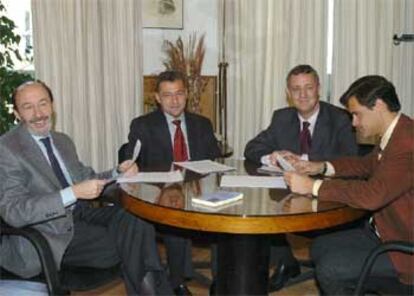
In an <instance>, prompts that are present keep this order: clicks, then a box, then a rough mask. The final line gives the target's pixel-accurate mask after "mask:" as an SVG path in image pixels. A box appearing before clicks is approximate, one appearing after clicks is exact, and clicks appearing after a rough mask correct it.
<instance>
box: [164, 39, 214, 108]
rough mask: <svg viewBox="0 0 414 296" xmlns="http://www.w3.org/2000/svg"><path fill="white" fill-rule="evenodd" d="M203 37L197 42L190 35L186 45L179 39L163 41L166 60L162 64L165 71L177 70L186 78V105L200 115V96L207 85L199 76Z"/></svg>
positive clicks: (201, 64)
mask: <svg viewBox="0 0 414 296" xmlns="http://www.w3.org/2000/svg"><path fill="white" fill-rule="evenodd" d="M204 36H205V35H202V36H201V37H200V39H198V40H197V35H196V33H193V34H192V35H190V37H189V39H188V43H187V44H186V46H184V43H183V41H182V39H181V37H179V38H178V39H177V41H176V42H175V43H173V42H171V41H168V40H165V41H164V48H163V51H164V53H165V54H166V56H167V58H166V59H165V61H164V62H163V64H164V66H165V67H166V69H167V70H177V71H180V72H182V73H184V74H185V75H186V76H187V83H188V97H187V100H188V105H187V107H188V108H189V110H190V111H192V112H195V113H201V111H202V110H201V105H200V96H201V94H202V92H203V90H204V88H205V86H206V84H207V80H206V79H204V78H203V77H202V76H201V68H202V66H203V60H204V54H205V46H204Z"/></svg>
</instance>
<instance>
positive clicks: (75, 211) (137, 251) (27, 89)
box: [0, 81, 172, 295]
mask: <svg viewBox="0 0 414 296" xmlns="http://www.w3.org/2000/svg"><path fill="white" fill-rule="evenodd" d="M12 99H13V107H14V114H15V116H16V118H17V119H18V120H19V121H20V124H19V125H18V126H17V127H15V128H14V129H12V130H10V131H9V132H7V133H6V134H4V135H3V136H2V137H1V138H0V180H1V182H2V190H1V192H0V215H1V217H2V219H4V221H5V222H6V223H8V224H10V225H12V226H14V227H24V226H29V225H30V226H31V227H33V228H35V229H37V230H38V231H40V232H41V233H42V234H43V236H44V237H45V238H46V240H47V241H48V243H49V245H50V247H51V249H52V253H53V257H54V260H55V263H56V266H57V268H58V269H60V267H61V266H62V265H65V266H89V267H95V268H107V267H110V266H114V265H116V264H119V263H120V264H121V266H122V273H123V279H124V282H125V286H126V290H127V292H128V294H129V295H135V294H140V293H153V294H164V295H169V294H171V292H172V291H171V288H170V287H169V284H168V282H167V279H166V276H165V274H164V272H163V269H162V266H161V265H160V261H159V257H158V253H157V246H156V243H155V234H154V230H153V228H152V226H151V225H149V224H147V223H146V222H144V221H142V220H140V219H138V218H136V217H135V216H133V215H131V214H129V213H127V212H125V211H124V210H123V209H122V208H120V207H117V206H106V207H101V208H93V207H91V205H90V201H91V200H93V199H95V198H97V197H98V196H99V195H100V193H101V192H102V189H103V188H104V186H105V184H106V183H107V182H108V179H110V178H111V177H115V176H117V175H118V174H120V173H122V174H124V175H131V174H135V173H136V172H137V171H138V169H137V166H136V164H135V163H134V162H133V161H132V160H127V161H124V162H123V163H121V164H120V165H119V166H118V167H117V169H116V170H115V169H114V170H110V171H107V172H103V173H100V174H96V173H95V172H94V171H93V170H92V168H90V167H86V166H84V165H83V164H82V163H81V162H80V160H79V158H78V155H77V153H76V149H75V146H74V144H73V142H72V140H71V139H70V138H69V137H68V136H67V135H65V134H63V133H59V132H54V131H52V130H51V127H52V114H53V95H52V92H51V90H50V89H49V87H48V86H46V84H44V83H43V82H41V81H30V82H26V83H24V84H22V85H21V86H19V87H18V88H17V89H16V90H15V92H14V94H13V98H12ZM0 265H1V266H2V267H3V268H5V269H7V270H9V271H11V272H13V273H15V274H18V275H20V276H22V277H32V276H34V275H36V274H38V273H40V272H41V265H40V261H39V258H38V256H37V253H36V251H35V249H34V247H33V246H32V245H31V244H30V243H29V242H28V241H26V240H25V239H23V238H21V237H16V236H9V237H2V243H1V249H0ZM143 279H145V281H143ZM143 282H145V283H146V284H145V285H142V283H143ZM148 284H149V285H148Z"/></svg>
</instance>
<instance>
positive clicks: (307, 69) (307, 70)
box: [286, 65, 319, 84]
mask: <svg viewBox="0 0 414 296" xmlns="http://www.w3.org/2000/svg"><path fill="white" fill-rule="evenodd" d="M299 74H312V75H313V77H315V79H316V82H317V83H319V75H318V72H316V70H315V69H314V68H312V66H310V65H297V66H295V67H294V68H293V69H292V70H290V71H289V73H288V75H287V76H286V84H288V83H289V79H290V77H292V76H293V75H299Z"/></svg>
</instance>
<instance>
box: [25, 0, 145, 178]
mask: <svg viewBox="0 0 414 296" xmlns="http://www.w3.org/2000/svg"><path fill="white" fill-rule="evenodd" d="M32 13H33V38H34V64H35V69H36V76H37V78H38V79H41V80H43V81H45V82H46V83H47V84H48V85H49V86H50V87H51V89H52V92H53V93H54V97H55V102H54V107H55V111H56V130H59V131H63V132H65V133H67V134H69V135H70V136H71V137H72V139H73V140H74V142H75V145H76V147H77V149H78V153H79V155H80V158H81V160H82V161H83V162H85V163H86V164H88V165H92V166H93V167H94V168H95V169H97V170H103V169H108V168H111V167H113V166H114V165H115V164H116V162H117V149H118V147H120V145H121V144H122V143H123V142H125V141H126V139H127V134H128V128H129V123H130V121H131V120H132V118H134V117H135V116H137V115H138V114H140V113H141V108H142V105H143V104H142V95H141V93H142V72H143V71H142V33H141V31H142V30H141V1H140V0H123V1H113V0H32Z"/></svg>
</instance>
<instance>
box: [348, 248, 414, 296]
mask: <svg viewBox="0 0 414 296" xmlns="http://www.w3.org/2000/svg"><path fill="white" fill-rule="evenodd" d="M389 251H397V252H402V253H406V254H414V243H412V242H406V241H389V242H385V243H383V244H381V245H379V246H378V247H376V248H375V249H374V250H373V251H372V252H371V253H370V255H369V256H368V257H367V258H366V259H365V262H364V265H363V268H362V270H361V273H360V276H359V281H358V284H357V286H356V289H355V295H358V296H360V295H361V296H362V295H363V294H364V291H363V285H364V283H365V281H366V279H367V277H368V276H369V274H370V272H371V269H372V266H373V265H374V263H375V260H376V259H377V257H378V256H379V255H381V254H382V253H384V252H389Z"/></svg>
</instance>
